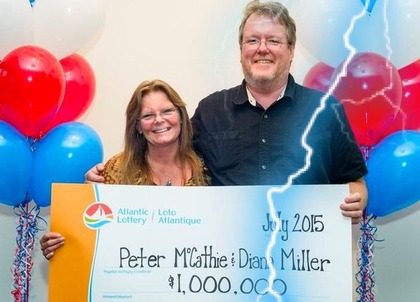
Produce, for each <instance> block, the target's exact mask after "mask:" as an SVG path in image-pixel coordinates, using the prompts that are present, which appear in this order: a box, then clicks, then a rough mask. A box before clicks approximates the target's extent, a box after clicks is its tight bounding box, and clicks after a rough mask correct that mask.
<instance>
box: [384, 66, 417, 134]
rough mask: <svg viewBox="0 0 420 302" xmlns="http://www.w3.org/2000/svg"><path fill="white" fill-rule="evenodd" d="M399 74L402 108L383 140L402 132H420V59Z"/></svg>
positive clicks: (402, 69)
mask: <svg viewBox="0 0 420 302" xmlns="http://www.w3.org/2000/svg"><path fill="white" fill-rule="evenodd" d="M398 72H399V74H400V77H401V81H402V100H401V107H400V110H399V111H398V114H397V116H396V117H395V119H394V121H393V122H392V124H391V126H390V127H389V128H388V129H386V131H385V133H384V134H383V135H382V138H385V137H387V136H388V135H390V134H392V133H394V132H397V131H401V130H417V131H420V118H419V116H420V59H419V60H417V61H414V62H413V63H411V64H410V65H407V66H405V67H403V68H401V69H400V70H398Z"/></svg>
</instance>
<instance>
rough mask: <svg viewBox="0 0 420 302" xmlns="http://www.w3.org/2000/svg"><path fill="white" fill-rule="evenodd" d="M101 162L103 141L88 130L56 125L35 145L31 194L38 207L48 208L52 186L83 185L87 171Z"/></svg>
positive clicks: (80, 125) (76, 124)
mask: <svg viewBox="0 0 420 302" xmlns="http://www.w3.org/2000/svg"><path fill="white" fill-rule="evenodd" d="M102 160H103V148H102V142H101V139H100V138H99V135H98V134H97V133H96V132H95V131H94V130H93V129H92V128H91V127H89V126H87V125H85V124H83V123H79V122H69V123H64V124H61V125H58V126H56V127H55V128H53V129H52V130H51V131H49V132H48V133H47V135H46V136H45V137H44V138H43V139H42V140H41V141H39V142H38V143H37V144H36V148H35V151H34V168H33V177H32V187H31V190H30V193H31V194H30V195H31V196H32V198H33V199H34V201H35V203H36V204H38V205H39V206H41V207H46V206H50V204H51V184H52V183H83V182H84V175H85V173H86V171H88V170H89V169H90V168H91V167H92V166H94V165H95V164H97V163H99V162H102Z"/></svg>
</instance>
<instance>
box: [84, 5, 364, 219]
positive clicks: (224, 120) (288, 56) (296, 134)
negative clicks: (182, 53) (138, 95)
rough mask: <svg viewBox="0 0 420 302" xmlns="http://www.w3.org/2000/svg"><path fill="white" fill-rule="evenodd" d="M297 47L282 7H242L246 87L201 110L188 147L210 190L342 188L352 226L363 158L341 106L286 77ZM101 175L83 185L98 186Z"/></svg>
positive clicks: (90, 175)
mask: <svg viewBox="0 0 420 302" xmlns="http://www.w3.org/2000/svg"><path fill="white" fill-rule="evenodd" d="M295 44H296V25H295V22H294V20H293V19H292V18H291V17H290V16H289V13H288V11H287V9H286V8H285V7H284V6H283V5H282V4H280V3H277V2H264V3H260V2H259V1H252V2H250V3H249V4H248V5H247V7H246V9H245V13H244V17H243V20H242V23H241V25H240V28H239V45H240V50H241V64H242V69H243V73H244V81H243V82H242V84H241V85H240V86H237V87H234V88H230V89H228V90H223V91H219V92H215V93H213V94H211V95H210V96H208V97H206V98H205V99H203V100H202V101H201V102H200V103H199V105H198V108H197V109H196V112H195V114H194V116H193V117H192V122H193V125H194V129H195V134H194V146H195V148H196V150H197V152H198V153H199V154H201V156H202V157H203V159H204V161H205V164H206V166H207V167H208V169H209V171H210V173H211V176H212V182H213V185H282V184H286V183H289V181H290V183H293V184H343V183H348V184H349V189H350V195H349V196H348V197H347V198H345V200H344V202H343V203H342V204H341V206H340V208H341V211H342V214H343V215H344V216H347V217H351V218H352V222H353V223H355V224H356V223H358V222H359V221H360V219H361V217H362V214H363V210H364V208H365V207H366V201H367V189H366V184H365V182H364V180H363V176H364V175H365V174H366V173H367V169H366V166H365V162H364V159H363V156H362V154H361V153H360V150H359V148H358V146H357V144H356V143H355V140H354V137H353V134H352V132H351V129H350V127H349V124H348V121H347V119H346V117H345V114H344V111H343V108H342V106H341V105H340V104H339V102H338V101H337V100H336V99H334V98H333V97H326V96H324V95H323V94H321V93H320V92H317V91H315V90H312V89H308V88H305V87H302V86H301V85H298V84H296V83H295V81H294V79H293V77H292V75H290V73H289V71H290V67H291V63H292V61H293V56H294V50H295ZM308 152H309V153H308ZM102 169H103V165H102V164H99V165H97V166H95V167H94V168H92V169H91V170H90V171H88V172H87V173H86V180H87V181H88V182H102V181H103V179H102V178H101V177H100V176H99V174H100V172H101V170H102Z"/></svg>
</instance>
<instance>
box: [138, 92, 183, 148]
mask: <svg viewBox="0 0 420 302" xmlns="http://www.w3.org/2000/svg"><path fill="white" fill-rule="evenodd" d="M139 128H140V129H138V130H139V131H141V132H142V133H143V135H144V137H145V138H146V140H147V142H148V145H149V147H150V145H152V146H154V147H167V146H169V145H171V144H178V141H179V135H180V133H181V116H180V114H179V111H178V109H177V108H176V107H175V106H174V104H173V103H172V102H171V101H170V100H169V98H168V96H167V95H166V94H165V93H164V92H162V91H152V92H149V93H148V94H146V95H144V96H143V106H142V109H141V112H140V127H139Z"/></svg>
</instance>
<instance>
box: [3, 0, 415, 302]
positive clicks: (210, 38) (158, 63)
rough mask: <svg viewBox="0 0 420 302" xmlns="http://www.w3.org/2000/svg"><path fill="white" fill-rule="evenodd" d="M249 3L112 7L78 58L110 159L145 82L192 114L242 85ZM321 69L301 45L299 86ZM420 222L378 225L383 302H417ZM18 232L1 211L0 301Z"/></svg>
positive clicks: (39, 271) (35, 296)
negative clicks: (93, 84)
mask: <svg viewBox="0 0 420 302" xmlns="http://www.w3.org/2000/svg"><path fill="white" fill-rule="evenodd" d="M353 1H356V0H353ZM247 2H248V1H247V0H229V1H227V0H219V1H217V0H178V1H171V0H160V1H145V0H118V1H117V0H108V1H107V10H106V13H107V15H106V23H105V26H104V28H103V32H102V33H101V35H100V36H99V37H98V39H97V40H96V41H94V42H93V43H91V45H89V46H88V47H85V48H84V49H83V50H82V51H81V52H80V53H81V54H82V55H83V56H84V57H85V58H86V59H87V60H88V61H89V63H90V64H91V66H92V67H93V69H94V71H95V74H96V81H97V92H96V96H95V100H94V102H93V104H92V106H91V107H90V108H89V110H88V112H87V113H86V114H85V115H84V116H83V117H82V119H80V121H81V122H83V123H86V124H88V125H90V126H92V127H93V128H94V129H95V130H96V131H97V132H98V134H99V135H100V137H101V139H102V142H103V145H104V154H105V159H107V158H109V157H110V156H112V155H113V154H115V153H117V152H119V151H121V149H122V143H123V131H124V111H125V107H126V104H127V102H128V100H129V98H130V96H131V94H132V92H133V90H134V89H135V87H136V86H137V85H138V84H139V83H140V82H141V81H143V80H146V79H154V78H160V79H163V80H165V81H167V82H168V83H170V84H171V85H173V87H174V88H175V89H176V90H177V91H178V92H179V93H180V94H181V96H182V97H183V98H184V99H185V100H186V102H187V103H188V109H189V113H190V114H192V113H193V112H194V109H195V107H196V105H197V103H198V101H199V100H200V99H201V98H203V97H204V96H207V95H208V94H209V93H211V92H212V91H214V90H219V89H222V88H227V87H230V86H233V85H237V84H239V83H240V81H241V79H242V76H241V69H240V64H239V52H238V43H237V32H238V30H237V28H238V24H239V21H240V17H241V13H242V9H243V7H244V5H245V3H247ZM298 26H305V25H303V24H298ZM316 62H317V60H316V59H315V58H313V57H312V56H311V55H310V54H308V53H307V52H306V51H305V50H304V49H302V48H301V47H300V46H299V45H298V48H297V51H296V55H295V61H294V63H293V64H294V65H293V69H292V73H293V74H294V76H295V78H296V80H297V81H298V82H302V80H303V78H304V76H305V74H306V72H307V71H308V70H309V68H310V67H311V66H312V65H313V64H314V63H316ZM396 216H397V217H396ZM41 217H43V218H44V219H46V221H48V220H49V208H44V209H42V212H41ZM419 221H420V210H419V207H414V208H410V209H407V211H406V215H395V216H393V217H390V218H387V219H380V220H378V226H379V230H378V237H379V238H383V239H385V241H384V242H383V243H381V245H380V246H378V247H377V248H376V250H375V263H376V266H377V274H376V277H377V290H378V295H377V297H378V300H377V301H380V302H387V301H390V302H391V301H402V302H404V301H407V302H408V301H410V302H411V301H417V300H418V297H419V296H420V293H419V289H418V286H417V284H420V274H419V273H418V272H420V265H419V263H420V260H419V259H418V258H417V257H416V251H418V250H420V239H419V236H418V234H419V229H420V222H419ZM16 225H17V222H16V215H15V214H14V213H13V209H12V208H11V207H8V206H5V205H1V204H0V301H12V298H11V295H10V290H11V284H12V279H11V263H12V262H13V251H14V248H15V238H16ZM34 260H35V266H34V271H33V276H32V291H31V297H30V302H43V301H47V278H48V274H47V271H48V262H47V261H45V260H44V259H43V258H42V256H41V255H40V253H39V250H37V251H36V253H35V255H34Z"/></svg>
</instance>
